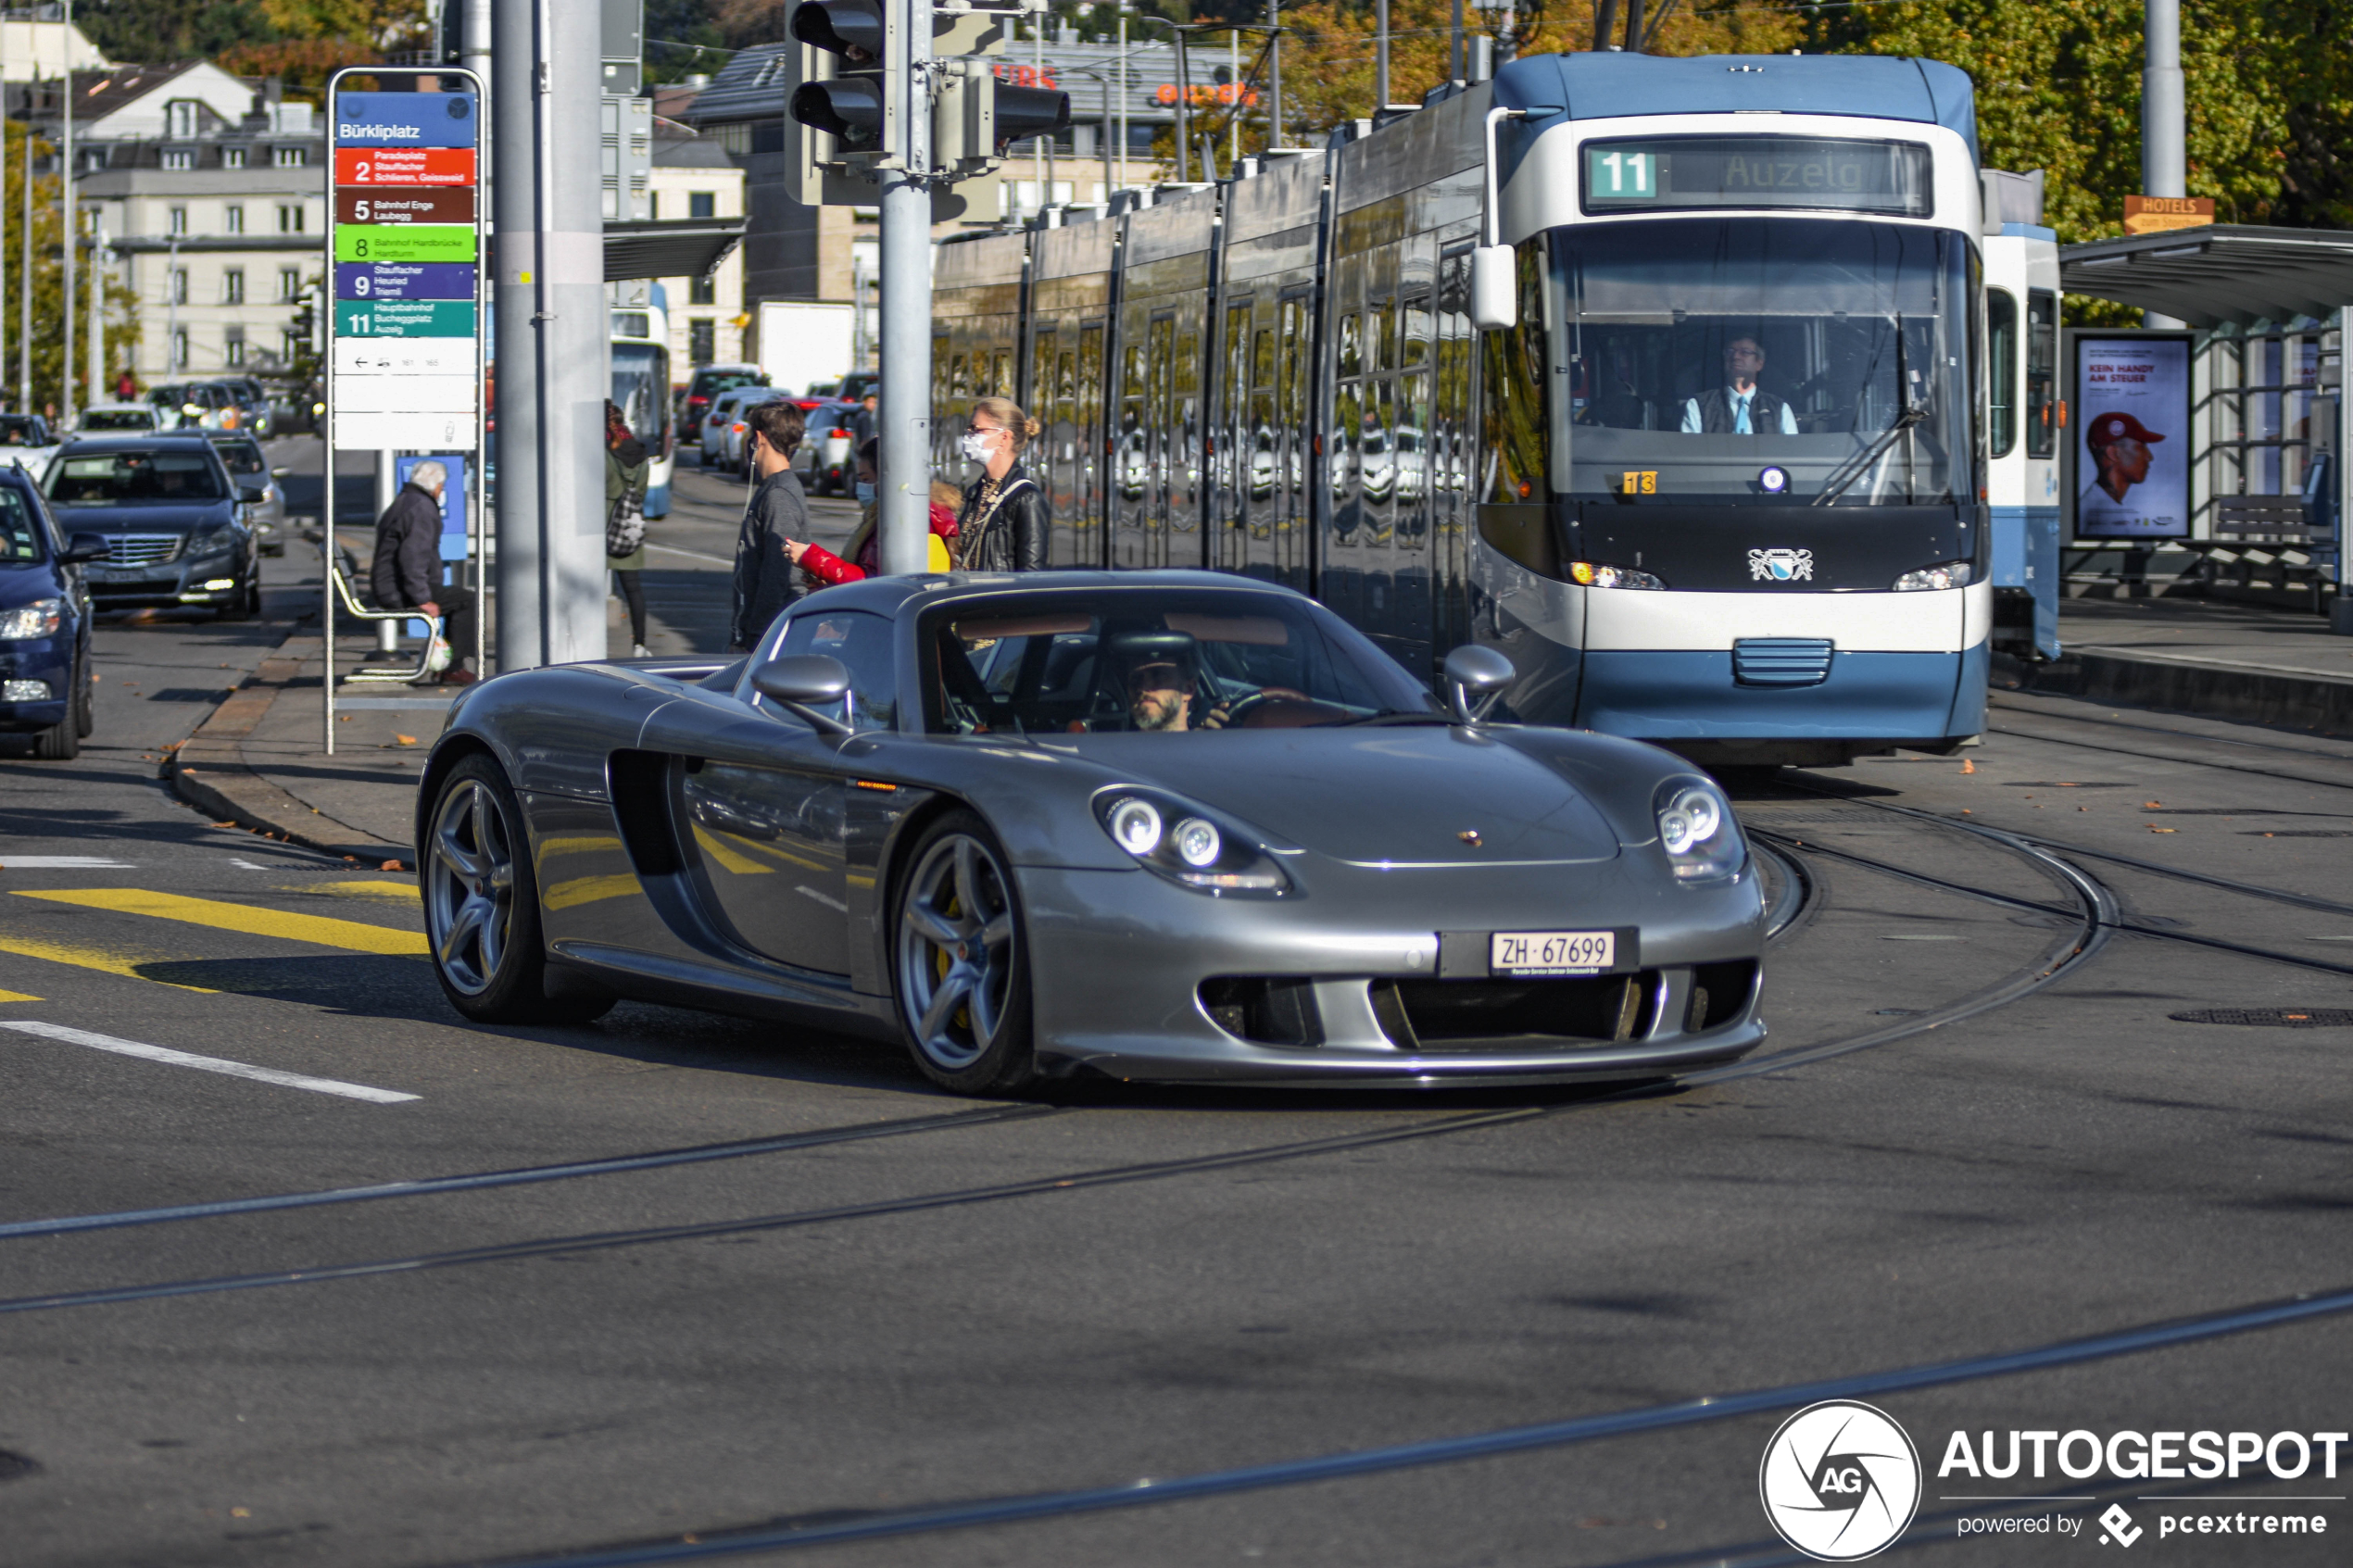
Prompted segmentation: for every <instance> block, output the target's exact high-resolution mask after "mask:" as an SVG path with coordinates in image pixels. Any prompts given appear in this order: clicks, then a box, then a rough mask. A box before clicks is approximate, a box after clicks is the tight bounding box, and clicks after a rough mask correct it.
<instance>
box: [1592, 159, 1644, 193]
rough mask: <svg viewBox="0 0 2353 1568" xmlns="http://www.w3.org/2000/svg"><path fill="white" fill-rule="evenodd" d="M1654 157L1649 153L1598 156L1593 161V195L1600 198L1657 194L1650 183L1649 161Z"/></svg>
mask: <svg viewBox="0 0 2353 1568" xmlns="http://www.w3.org/2000/svg"><path fill="white" fill-rule="evenodd" d="M1655 156H1656V155H1655V154H1652V153H1601V154H1598V155H1597V156H1596V157H1594V159H1593V184H1594V186H1595V190H1594V194H1596V195H1603V196H1648V195H1655V194H1657V192H1656V190H1655V188H1654V187H1653V185H1652V182H1651V169H1652V160H1653V158H1654V157H1655ZM1604 182H1606V183H1605V184H1604Z"/></svg>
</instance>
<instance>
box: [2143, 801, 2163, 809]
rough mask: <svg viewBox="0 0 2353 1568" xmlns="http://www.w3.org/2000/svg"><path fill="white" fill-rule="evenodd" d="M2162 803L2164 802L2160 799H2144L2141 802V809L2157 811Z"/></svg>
mask: <svg viewBox="0 0 2353 1568" xmlns="http://www.w3.org/2000/svg"><path fill="white" fill-rule="evenodd" d="M2161 804H2162V803H2161V802H2159V801H2155V800H2144V801H2142V802H2141V809H2142V810H2144V811H2155V810H2158V809H2160V807H2161Z"/></svg>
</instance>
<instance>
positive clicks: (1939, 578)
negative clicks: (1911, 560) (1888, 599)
mask: <svg viewBox="0 0 2353 1568" xmlns="http://www.w3.org/2000/svg"><path fill="white" fill-rule="evenodd" d="M1968 586H1969V562H1967V561H1965V560H1948V561H1943V562H1940V563H1939V564H1937V565H1935V566H1924V567H1922V568H1920V569H1919V571H1907V572H1906V573H1905V574H1904V575H1903V576H1901V577H1899V578H1897V579H1896V580H1895V591H1896V592H1897V593H1899V594H1917V593H1919V592H1921V591H1923V590H1925V589H1934V588H1966V587H1968Z"/></svg>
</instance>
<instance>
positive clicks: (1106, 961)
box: [416, 571, 1765, 1094]
mask: <svg viewBox="0 0 2353 1568" xmlns="http://www.w3.org/2000/svg"><path fill="white" fill-rule="evenodd" d="M1446 675H1447V681H1446V684H1447V685H1448V686H1449V687H1450V690H1449V693H1448V696H1447V698H1446V699H1444V700H1441V699H1440V698H1438V697H1435V696H1432V695H1431V693H1430V692H1429V691H1428V689H1427V688H1425V687H1424V686H1423V685H1422V684H1421V683H1419V682H1417V681H1416V680H1414V679H1413V678H1412V677H1410V676H1408V675H1407V674H1406V673H1405V672H1404V671H1403V670H1402V669H1401V668H1399V666H1398V665H1397V664H1396V663H1394V662H1393V661H1392V660H1391V659H1389V658H1388V657H1387V656H1386V655H1384V654H1383V653H1382V652H1381V651H1380V650H1379V649H1378V648H1377V647H1376V646H1374V645H1373V644H1372V643H1370V642H1369V641H1367V640H1366V639H1365V637H1364V636H1362V635H1361V634H1359V633H1357V632H1355V631H1353V629H1351V628H1350V627H1349V626H1348V625H1347V624H1346V623H1345V622H1343V621H1340V619H1339V618H1338V617H1336V616H1334V615H1333V614H1332V613H1330V612H1329V611H1328V610H1327V609H1325V608H1323V607H1321V606H1320V605H1317V604H1315V603H1314V602H1313V601H1311V600H1309V599H1306V598H1304V597H1302V596H1300V595H1298V594H1295V593H1292V592H1290V591H1289V590H1287V589H1283V588H1278V587H1274V586H1271V585H1268V584H1265V583H1254V582H1251V581H1249V580H1246V579H1239V578H1234V577H1227V576H1222V575H1214V574H1210V573H1202V572H1189V571H1167V572H1134V573H1121V574H1118V575H1113V574H1109V573H1103V572H1076V571H1073V572H1042V573H1034V574H1029V575H1025V576H1019V577H1013V576H973V575H955V576H933V577H894V578H879V579H873V580H869V581H866V582H862V583H849V584H845V585H844V586H841V587H837V588H831V589H827V590H825V591H824V592H823V593H819V594H814V595H812V596H809V597H807V598H804V599H801V600H800V601H799V602H798V603H797V604H795V605H794V606H793V607H792V608H791V609H790V610H789V611H787V612H786V614H785V615H784V616H783V617H781V618H779V619H778V621H776V623H775V624H774V626H772V627H771V628H770V629H769V631H768V633H767V635H766V636H765V638H764V639H763V640H762V642H761V646H760V648H759V650H758V651H757V652H756V653H754V654H753V655H752V656H751V657H749V658H748V659H738V660H736V661H733V662H728V663H724V664H722V663H720V662H718V661H714V660H704V661H702V662H699V663H695V662H688V661H683V660H669V661H662V660H654V661H640V662H635V663H607V664H597V663H590V664H569V665H559V666H553V667H549V668H547V669H541V670H533V671H519V672H517V673H514V674H510V675H503V676H500V677H498V678H497V679H496V680H492V681H488V682H485V683H484V684H481V685H478V686H475V687H472V688H470V689H469V690H468V691H467V692H466V693H465V694H463V695H462V696H460V697H459V699H458V702H457V704H456V705H455V707H454V709H453V710H452V712H451V714H450V718H449V721H448V727H447V729H446V730H445V731H444V733H443V734H442V735H441V738H440V740H439V741H438V743H437V744H436V745H435V746H434V750H433V755H432V758H431V759H430V761H429V762H428V764H427V766H426V768H425V771H424V775H423V778H422V783H421V785H420V790H419V795H418V806H417V819H416V822H417V856H418V865H419V871H420V881H421V883H422V890H423V896H424V902H425V918H426V923H427V929H428V932H429V935H430V937H431V942H432V947H433V955H434V967H435V969H436V971H437V972H438V973H439V975H440V978H441V983H442V985H443V987H444V989H445V990H446V991H447V994H448V997H449V999H450V1001H451V1002H452V1003H453V1004H454V1005H455V1006H456V1007H457V1008H458V1010H459V1011H460V1012H462V1013H464V1014H465V1015H466V1016H468V1017H470V1018H472V1019H476V1020H480V1021H483V1022H554V1021H558V1020H584V1019H587V1018H593V1017H595V1016H596V1015H598V1014H599V1013H601V1012H602V1011H604V1010H605V1009H607V1008H608V1007H610V1005H611V1004H612V1002H613V1001H614V1000H615V999H616V998H618V997H634V998H639V999H643V1000H649V1001H657V1002H667V1003H674V1004H679V1005H684V1006H689V1007H699V1008H711V1009H718V1010H725V1011H729V1012H735V1013H741V1014H747V1015H749V1016H753V1017H759V1018H769V1019H774V1020H776V1021H777V1022H783V1023H786V1024H788V1025H792V1026H795V1027H804V1028H819V1029H832V1030H841V1031H849V1032H852V1033H857V1034H863V1035H872V1036H875V1037H877V1038H886V1039H887V1038H891V1037H896V1038H899V1039H902V1040H904V1041H905V1042H906V1044H907V1046H908V1047H909V1049H910V1050H911V1051H912V1053H913V1056H914V1060H915V1062H916V1064H917V1065H918V1066H919V1067H920V1068H921V1069H922V1070H923V1071H924V1072H925V1073H927V1074H928V1075H929V1076H930V1077H931V1078H932V1079H934V1080H935V1081H937V1083H939V1084H941V1085H944V1086H946V1087H948V1088H950V1089H954V1090H959V1091H963V1092H967V1093H988V1094H1003V1093H1006V1092H1008V1091H1010V1090H1013V1089H1015V1088H1017V1087H1019V1086H1020V1085H1023V1084H1024V1083H1026V1082H1027V1081H1029V1080H1030V1079H1032V1078H1034V1077H1038V1076H1041V1075H1042V1076H1047V1077H1055V1076H1063V1075H1069V1074H1073V1073H1094V1074H1101V1075H1104V1076H1108V1077H1114V1078H1125V1079H1154V1080H1198V1081H1216V1082H1227V1083H1244V1082H1248V1083H1258V1084H1290V1085H1303V1084H1322V1085H1448V1084H1463V1083H1468V1082H1484V1083H1496V1082H1538V1081H1555V1080H1563V1079H1572V1078H1588V1079H1590V1078H1604V1079H1606V1078H1656V1077H1662V1076H1667V1075H1669V1074H1672V1073H1677V1072H1679V1071H1682V1070H1686V1069H1689V1068H1692V1067H1694V1066H1698V1065H1702V1064H1707V1063H1714V1062H1720V1061H1724V1060H1729V1059H1730V1058H1733V1057H1737V1056H1740V1055H1741V1054H1743V1052H1745V1051H1748V1050H1750V1049H1751V1048H1753V1047H1755V1045H1756V1044H1757V1042H1758V1041H1759V1040H1761V1039H1762V1038H1763V1037H1764V1033H1765V1030H1764V1025H1763V1024H1762V1023H1761V1022H1758V1020H1757V1018H1756V992H1757V981H1758V959H1759V954H1760V951H1761V949H1762V947H1763V940H1764V909H1763V902H1762V899H1761V897H1760V896H1759V892H1758V887H1757V876H1756V872H1755V867H1754V866H1753V865H1752V863H1751V861H1750V859H1749V854H1748V848H1747V846H1746V843H1745V841H1744V840H1743V837H1742V835H1741V832H1740V828H1739V826H1738V824H1737V823H1736V822H1734V820H1733V817H1732V812H1731V809H1730V806H1729V805H1728V804H1727V803H1726V801H1725V799H1724V797H1723V796H1722V795H1721V794H1720V793H1719V792H1718V789H1717V787H1716V785H1715V784H1713V783H1711V782H1710V781H1709V780H1708V779H1707V778H1706V777H1705V775H1703V774H1701V773H1698V772H1696V771H1692V768H1691V767H1690V765H1689V764H1687V763H1685V762H1683V761H1682V760H1680V759H1678V758H1676V757H1674V756H1672V755H1670V754H1668V753H1667V752H1665V751H1660V750H1657V749H1655V748H1654V747H1651V746H1643V745H1640V744H1637V743H1634V742H1630V741H1623V740H1617V739H1613V738H1611V737H1608V736H1604V735H1598V734H1585V733H1573V732H1568V731H1563V730H1554V729H1540V728H1523V727H1519V726H1512V725H1503V724H1490V723H1486V722H1482V721H1481V718H1480V710H1481V703H1482V700H1483V699H1484V698H1486V696H1488V694H1490V693H1491V692H1492V691H1494V690H1495V689H1497V688H1498V687H1500V686H1501V685H1502V684H1504V682H1505V681H1507V680H1508V679H1509V677H1510V667H1509V666H1508V665H1507V664H1506V663H1504V660H1503V659H1502V657H1501V656H1500V655H1498V654H1496V653H1494V652H1493V651H1492V650H1489V649H1481V648H1462V649H1458V650H1456V652H1455V653H1454V655H1453V656H1452V658H1451V659H1449V660H1448V664H1447V670H1446Z"/></svg>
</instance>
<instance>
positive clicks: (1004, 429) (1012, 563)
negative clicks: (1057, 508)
mask: <svg viewBox="0 0 2353 1568" xmlns="http://www.w3.org/2000/svg"><path fill="white" fill-rule="evenodd" d="M1037 434H1038V421H1037V420H1033V419H1031V418H1030V417H1029V416H1028V415H1027V414H1025V413H1023V412H1022V411H1021V406H1020V405H1019V404H1017V403H1015V402H1014V401H1013V399H1012V398H1010V397H984V398H982V399H981V400H980V401H979V402H977V403H975V404H974V405H973V411H972V418H971V419H970V420H967V421H966V423H965V425H964V439H963V453H964V456H965V457H966V458H970V459H972V460H973V461H974V462H975V463H978V464H979V465H980V469H981V472H980V477H979V478H978V479H976V480H975V481H973V482H972V483H971V484H970V485H968V486H966V487H965V490H964V496H963V509H962V510H960V511H959V512H958V513H957V514H956V530H957V542H956V563H957V565H958V566H960V567H962V568H963V570H964V571H1043V570H1044V569H1045V566H1046V535H1047V533H1048V532H1049V530H1050V529H1051V526H1052V523H1053V510H1052V508H1051V507H1050V506H1049V505H1048V503H1047V500H1046V492H1045V491H1044V490H1042V489H1040V488H1039V487H1038V482H1037V481H1036V480H1034V479H1032V478H1030V477H1029V475H1028V474H1027V473H1026V472H1025V471H1024V470H1023V469H1022V465H1021V455H1022V452H1023V451H1024V450H1025V449H1026V447H1027V446H1028V445H1029V443H1030V441H1031V439H1032V438H1034V437H1035V436H1036V435H1037Z"/></svg>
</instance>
